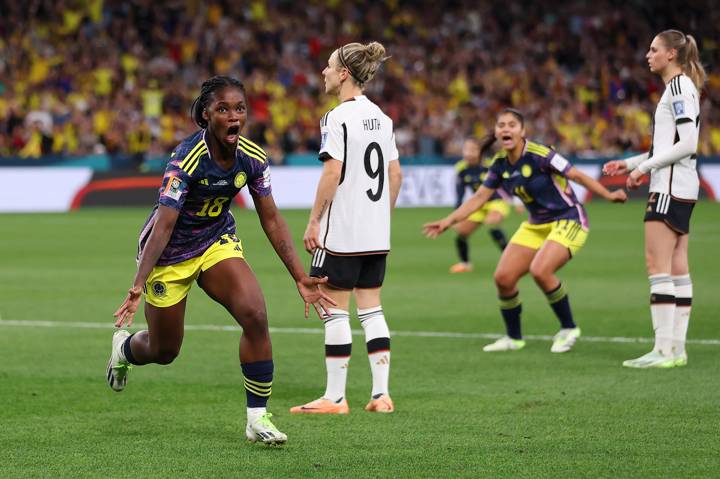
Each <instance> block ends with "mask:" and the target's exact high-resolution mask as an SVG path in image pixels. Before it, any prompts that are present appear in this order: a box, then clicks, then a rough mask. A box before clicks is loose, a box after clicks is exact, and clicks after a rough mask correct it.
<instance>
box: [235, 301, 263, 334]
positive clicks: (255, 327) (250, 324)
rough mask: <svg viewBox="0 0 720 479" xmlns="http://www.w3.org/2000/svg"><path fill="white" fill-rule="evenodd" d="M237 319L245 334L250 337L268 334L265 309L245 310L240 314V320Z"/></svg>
mask: <svg viewBox="0 0 720 479" xmlns="http://www.w3.org/2000/svg"><path fill="white" fill-rule="evenodd" d="M238 319H239V322H240V324H241V325H242V327H243V331H244V332H245V334H248V335H250V336H261V335H268V334H269V330H268V321H267V312H266V311H265V308H262V307H259V308H246V309H244V310H243V311H242V312H241V313H240V318H238Z"/></svg>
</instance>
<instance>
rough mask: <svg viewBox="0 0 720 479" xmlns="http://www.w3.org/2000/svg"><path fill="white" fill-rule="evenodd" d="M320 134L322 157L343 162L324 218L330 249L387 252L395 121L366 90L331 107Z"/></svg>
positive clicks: (395, 154) (324, 237)
mask: <svg viewBox="0 0 720 479" xmlns="http://www.w3.org/2000/svg"><path fill="white" fill-rule="evenodd" d="M320 134H321V146H320V160H321V161H328V160H331V159H335V160H338V161H341V162H342V163H343V165H342V174H341V176H340V183H339V185H338V188H337V191H336V193H335V197H334V198H333V200H332V203H331V204H330V207H329V208H328V209H327V210H326V211H325V214H324V216H323V218H322V219H321V221H320V225H321V226H320V243H321V244H322V245H323V248H324V249H326V250H327V251H329V252H330V253H338V254H354V255H357V254H377V253H387V252H388V251H389V250H390V209H391V208H390V182H389V179H388V165H389V163H390V162H391V161H397V160H398V156H399V155H398V150H397V146H396V144H395V135H394V133H393V122H392V120H391V119H390V118H389V117H388V116H387V115H385V114H384V113H383V112H382V110H380V107H378V106H377V105H376V104H375V103H373V102H371V101H370V100H368V98H367V97H365V96H364V95H361V96H356V97H354V98H351V99H349V100H346V101H344V102H343V103H341V104H340V105H339V106H337V107H336V108H334V109H333V110H330V111H329V112H327V113H326V114H325V116H323V118H322V120H321V121H320Z"/></svg>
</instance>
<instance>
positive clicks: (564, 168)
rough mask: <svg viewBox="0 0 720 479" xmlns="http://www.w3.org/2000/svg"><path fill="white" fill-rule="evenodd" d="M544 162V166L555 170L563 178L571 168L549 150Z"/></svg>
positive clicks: (557, 154) (564, 159)
mask: <svg viewBox="0 0 720 479" xmlns="http://www.w3.org/2000/svg"><path fill="white" fill-rule="evenodd" d="M545 160H546V165H547V166H548V167H550V169H552V170H555V171H556V172H558V173H560V174H561V175H563V176H565V175H567V172H568V171H569V170H570V168H572V164H571V163H570V162H569V161H568V160H567V159H566V158H565V157H564V156H562V155H561V154H560V153H558V152H556V151H555V150H550V153H549V154H548V156H547V157H546V158H545Z"/></svg>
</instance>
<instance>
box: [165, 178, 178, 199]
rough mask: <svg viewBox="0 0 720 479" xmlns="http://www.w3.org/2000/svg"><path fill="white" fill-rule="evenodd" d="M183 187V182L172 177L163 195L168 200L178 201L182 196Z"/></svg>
mask: <svg viewBox="0 0 720 479" xmlns="http://www.w3.org/2000/svg"><path fill="white" fill-rule="evenodd" d="M182 186H183V182H182V180H181V179H180V178H176V177H174V176H172V177H170V179H169V180H168V183H167V186H166V187H165V191H164V192H163V194H164V195H165V196H167V197H168V198H172V199H174V200H175V201H177V200H179V199H180V196H181V195H182Z"/></svg>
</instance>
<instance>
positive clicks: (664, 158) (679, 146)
mask: <svg viewBox="0 0 720 479" xmlns="http://www.w3.org/2000/svg"><path fill="white" fill-rule="evenodd" d="M676 128H677V134H678V137H679V138H680V140H679V141H678V142H677V143H675V144H674V145H673V146H671V147H670V148H668V149H667V150H665V151H662V152H660V153H658V154H654V155H653V156H652V158H648V159H646V160H644V161H643V162H642V163H640V164H639V165H638V167H637V168H636V169H635V170H633V172H632V173H630V176H629V177H628V180H627V186H628V188H637V187H638V186H640V183H641V178H642V177H643V176H644V175H646V174H647V173H649V172H650V170H652V169H654V168H662V167H664V166H669V165H672V164H673V163H676V162H678V161H680V160H681V159H683V158H685V157H687V156H690V155H692V154H693V153H695V152H696V151H697V144H698V129H697V128H696V127H695V123H694V122H692V121H687V122H684V123H679V124H678V125H677V126H676Z"/></svg>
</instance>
